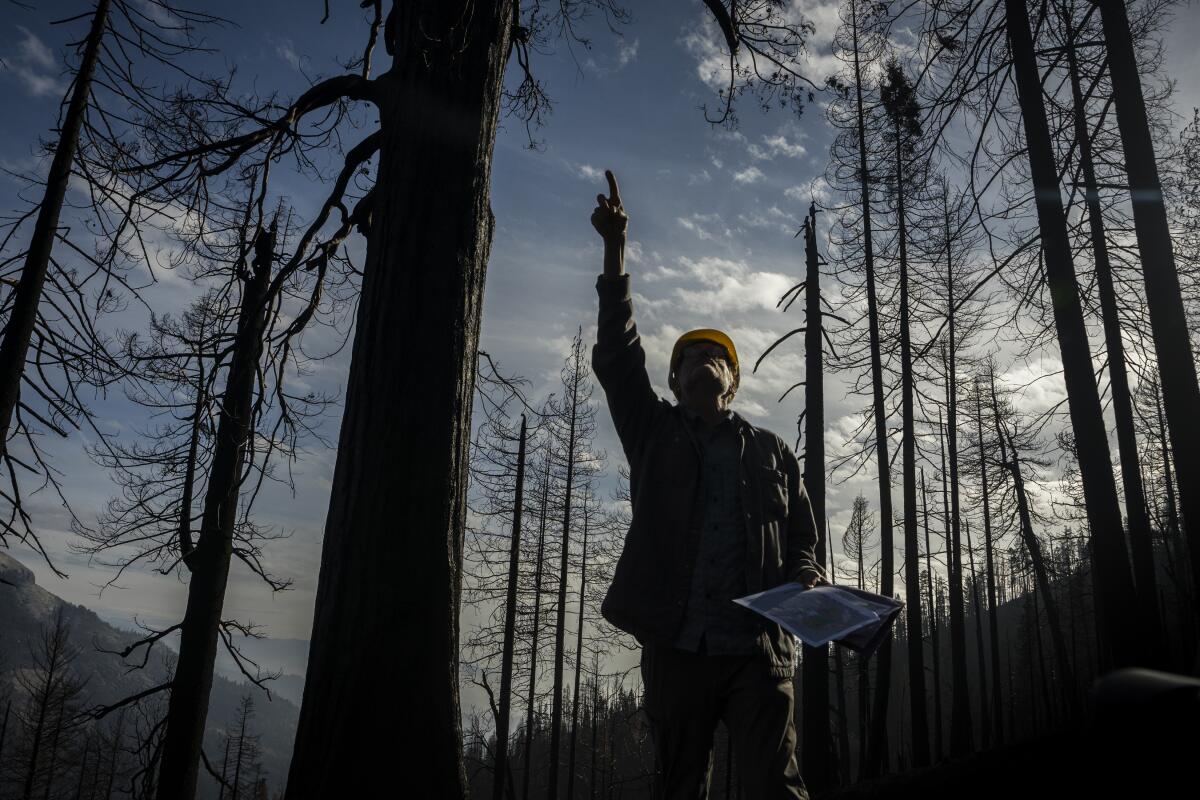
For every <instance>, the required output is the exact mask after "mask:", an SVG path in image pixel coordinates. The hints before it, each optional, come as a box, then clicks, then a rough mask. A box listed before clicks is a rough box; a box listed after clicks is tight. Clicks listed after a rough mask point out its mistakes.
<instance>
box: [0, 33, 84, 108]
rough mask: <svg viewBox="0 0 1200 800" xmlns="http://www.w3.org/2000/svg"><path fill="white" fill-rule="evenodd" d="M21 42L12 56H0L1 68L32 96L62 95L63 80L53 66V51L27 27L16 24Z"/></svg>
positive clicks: (54, 63) (64, 85)
mask: <svg viewBox="0 0 1200 800" xmlns="http://www.w3.org/2000/svg"><path fill="white" fill-rule="evenodd" d="M17 30H19V31H20V32H21V41H19V42H17V52H16V54H15V55H13V56H10V57H9V58H7V59H4V61H3V62H0V63H3V69H4V71H6V72H8V73H10V74H12V75H13V76H14V77H15V78H16V79H17V80H18V81H19V82H20V83H21V84H22V85H23V86H24V87H25V91H26V92H28V93H29V94H31V95H33V96H34V97H45V96H56V95H59V96H60V95H63V94H66V91H67V82H66V80H64V79H63V77H62V75H60V74H59V72H58V70H57V69H56V65H57V63H58V61H57V59H56V58H55V57H54V51H53V50H51V49H50V48H49V47H47V46H46V44H45V42H43V41H42V40H41V39H39V38H38V37H37V35H36V34H34V33H33V32H32V31H30V30H29V29H28V28H25V27H22V26H20V25H18V26H17Z"/></svg>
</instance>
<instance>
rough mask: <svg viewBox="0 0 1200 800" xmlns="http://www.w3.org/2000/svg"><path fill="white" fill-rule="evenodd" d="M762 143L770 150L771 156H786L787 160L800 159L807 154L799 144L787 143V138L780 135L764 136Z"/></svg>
mask: <svg viewBox="0 0 1200 800" xmlns="http://www.w3.org/2000/svg"><path fill="white" fill-rule="evenodd" d="M763 142H764V143H765V144H766V145H767V147H768V148H769V149H770V152H771V155H775V156H787V157H788V158H800V157H801V156H803V155H804V154H805V153H807V152H808V150H806V149H805V148H804V145H802V144H800V143H799V142H789V141H788V140H787V137H786V136H784V135H783V134H781V133H777V134H775V135H774V136H764V137H763Z"/></svg>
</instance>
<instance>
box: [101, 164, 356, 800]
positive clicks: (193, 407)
mask: <svg viewBox="0 0 1200 800" xmlns="http://www.w3.org/2000/svg"><path fill="white" fill-rule="evenodd" d="M264 174H265V170H262V171H257V170H256V171H252V172H251V173H250V175H249V176H248V178H247V180H246V185H247V186H248V187H249V188H248V190H247V192H246V194H247V196H248V197H241V198H240V201H239V202H236V203H233V204H229V205H221V204H219V203H217V202H212V203H210V204H209V205H208V206H207V210H206V212H205V213H207V214H209V215H210V219H209V221H210V222H212V223H213V225H212V227H211V235H204V236H200V237H197V238H195V239H193V240H191V241H188V242H186V243H185V249H190V250H191V251H192V254H193V256H194V257H195V258H196V260H197V261H198V262H199V263H201V264H203V265H204V266H201V267H199V268H198V269H197V271H196V272H195V273H194V274H193V275H192V277H193V278H194V279H195V280H197V281H198V282H200V283H205V282H208V283H210V284H211V283H215V284H216V287H214V288H213V289H212V290H211V291H210V292H209V293H208V294H206V295H205V296H204V297H202V298H201V299H200V300H198V301H197V303H196V304H195V305H194V307H193V309H192V314H191V316H190V322H186V323H184V324H182V325H179V324H172V323H171V322H170V321H169V320H155V322H154V324H153V325H152V326H151V327H152V331H153V332H154V334H153V336H152V337H151V341H149V342H148V343H146V344H142V343H141V341H140V339H139V337H137V336H131V337H129V338H128V339H127V345H126V349H127V354H126V360H127V361H128V366H127V369H128V371H129V374H130V376H131V379H132V380H133V381H135V382H137V383H138V384H141V385H142V386H143V387H146V386H147V385H150V386H155V384H161V385H159V386H157V387H156V388H154V389H153V390H148V391H143V392H141V393H140V394H132V395H131V399H133V400H134V401H135V402H139V403H140V404H142V405H145V406H147V407H148V408H150V409H151V410H152V412H156V413H161V414H169V415H174V416H175V418H176V419H175V422H176V424H174V425H167V426H163V427H161V428H159V429H157V430H156V431H155V432H152V433H151V438H155V439H158V440H159V441H157V442H155V443H154V444H152V445H149V446H137V445H135V446H128V447H124V448H117V447H100V448H97V457H98V459H99V461H100V462H101V463H102V464H103V465H105V466H108V467H110V468H112V469H114V470H116V471H117V472H118V474H119V476H120V482H121V484H122V487H123V493H122V496H121V497H120V498H118V499H116V500H114V501H113V502H112V503H111V504H110V506H109V509H108V512H107V514H106V515H105V517H104V518H102V520H101V525H100V526H99V527H98V528H97V529H96V530H91V529H86V528H81V529H79V530H78V532H79V533H80V534H81V535H82V536H83V537H84V539H85V542H86V544H85V546H84V549H85V550H87V551H88V552H90V553H92V554H99V553H106V554H111V556H113V557H115V558H116V559H117V560H116V562H115V563H116V564H117V565H119V566H120V569H121V570H123V569H125V568H127V567H128V566H130V565H131V564H133V563H135V562H137V561H140V560H144V561H148V562H151V563H156V564H157V566H158V568H159V570H160V571H162V572H165V573H170V572H174V571H175V570H177V569H179V568H180V566H183V567H186V569H187V572H188V574H189V578H190V580H189V583H188V600H187V607H186V610H185V615H184V618H183V620H182V621H181V622H180V623H178V624H176V625H173V626H170V627H169V628H166V629H164V630H157V631H152V632H150V634H149V635H148V636H146V637H145V638H144V639H142V640H141V641H139V642H137V643H135V644H134V645H132V646H130V647H129V648H127V649H126V650H125V651H124V652H123V653H122V654H121V655H123V656H127V655H130V654H131V653H133V652H136V651H137V650H138V649H139V648H144V650H143V654H144V656H145V657H146V658H148V656H149V652H150V648H151V647H152V646H153V645H154V644H156V643H157V642H159V641H160V640H162V639H163V638H164V637H165V636H167V635H169V634H170V633H172V632H174V631H179V632H180V634H181V639H180V647H179V658H178V660H177V661H176V664H175V667H174V670H173V675H172V678H171V680H170V681H169V682H167V683H165V684H162V685H160V686H157V687H154V688H153V689H151V690H148V691H146V692H143V693H141V694H139V695H137V696H134V697H131V698H126V699H124V700H121V701H118V702H117V703H114V704H112V705H109V706H106V707H101V708H97V709H94V710H93V712H92V715H93V716H94V717H102V716H104V715H106V714H108V713H110V712H112V711H114V710H117V709H119V708H123V707H124V706H125V705H128V704H130V703H137V702H141V701H142V700H144V699H146V698H147V697H149V696H150V695H152V694H153V693H155V692H162V691H169V693H170V696H169V701H168V704H167V710H166V715H165V717H164V718H163V719H161V720H159V721H158V722H157V724H156V725H155V728H154V730H153V731H152V738H154V739H155V740H158V737H159V734H160V733H161V742H160V743H159V744H158V745H156V749H155V752H154V754H153V761H154V762H155V764H156V765H157V770H155V771H154V772H155V774H156V775H157V781H156V783H155V787H154V789H155V792H156V796H158V797H160V798H164V797H171V798H190V797H192V796H194V794H195V790H196V782H197V777H198V772H199V766H200V762H201V760H202V755H203V754H202V750H201V747H202V740H203V734H204V730H205V723H206V718H207V712H208V705H209V694H210V690H211V686H212V680H213V669H214V662H215V658H216V652H217V648H218V646H219V644H218V643H219V642H221V643H223V644H224V646H225V647H226V649H227V650H228V651H229V652H230V654H231V655H232V656H233V658H234V659H235V661H236V662H237V664H238V665H239V667H241V668H242V670H243V672H244V673H245V674H246V676H247V677H248V678H249V679H250V680H251V681H253V682H255V683H257V684H258V685H259V686H260V687H261V686H262V685H263V684H262V681H263V675H262V674H261V673H260V672H259V671H258V670H257V668H256V665H255V664H254V663H253V662H252V661H249V660H248V659H246V658H245V657H244V656H242V655H241V654H240V653H239V651H238V649H237V647H236V645H235V644H234V642H233V639H232V637H233V636H234V635H236V634H242V635H255V634H254V631H253V629H252V628H251V627H250V626H248V625H245V624H243V623H239V622H237V621H234V620H227V619H225V618H224V617H223V614H222V610H223V606H224V599H225V589H226V585H227V582H228V577H229V570H230V564H231V560H232V559H233V558H234V557H235V556H236V557H237V558H238V559H239V560H240V561H241V562H242V563H244V564H245V565H246V567H248V568H249V569H250V570H251V571H252V572H253V573H255V574H257V575H258V576H259V577H260V578H262V579H263V580H264V581H266V582H267V583H268V585H269V586H270V587H271V588H272V589H273V590H279V589H283V588H286V586H287V585H288V583H289V582H288V581H284V580H278V579H276V578H274V577H272V576H271V575H270V574H269V573H268V571H267V570H266V568H265V566H264V564H263V562H262V559H261V552H260V550H259V546H258V544H259V542H261V540H262V539H264V538H274V535H272V534H270V533H269V532H268V531H264V530H263V529H261V528H259V527H258V526H256V525H255V524H254V522H253V521H252V519H251V518H250V510H251V508H252V507H253V504H254V501H255V499H256V497H257V496H258V494H259V491H260V490H261V488H262V485H263V483H264V481H266V480H270V479H272V478H273V467H274V464H275V461H276V459H277V458H280V457H282V458H294V456H295V447H296V444H297V442H298V440H299V438H300V437H302V436H305V435H311V434H313V433H315V432H314V430H313V429H312V427H311V423H310V422H309V420H310V418H311V417H313V416H314V415H317V414H320V413H321V411H322V410H323V409H324V407H325V406H326V405H327V404H328V401H326V400H325V399H324V398H322V397H320V396H319V395H315V394H312V393H309V394H306V395H304V396H295V395H293V394H291V393H290V392H289V391H288V390H287V388H286V383H287V380H288V378H289V376H290V375H291V374H293V373H294V371H295V370H297V369H298V368H300V366H301V362H300V360H299V356H298V353H299V352H300V351H299V349H298V346H297V343H298V341H299V338H298V337H299V336H300V334H301V333H302V332H303V330H304V329H305V326H306V325H307V324H308V323H309V322H310V321H311V320H312V319H313V318H314V316H316V315H317V314H318V311H319V309H318V306H319V298H320V297H321V296H322V291H323V289H325V288H327V287H326V283H327V281H328V280H329V278H328V272H339V271H345V268H347V267H348V265H347V264H346V262H345V261H344V259H342V258H341V257H340V256H338V255H336V253H335V252H334V253H332V254H328V253H326V252H325V251H319V252H318V254H317V255H316V256H315V257H314V256H313V253H312V252H311V250H310V245H311V242H312V239H311V237H309V236H308V235H307V234H309V233H310V232H311V230H310V231H305V232H304V234H303V235H300V236H297V237H295V241H296V246H297V247H298V248H299V249H295V250H293V251H291V252H290V253H286V254H285V253H284V250H285V247H286V246H287V242H288V240H289V237H288V235H287V234H288V231H287V229H286V228H283V229H277V225H276V223H274V222H273V223H271V225H270V227H269V228H264V226H263V220H262V215H263V200H264V198H265V196H266V194H267V187H266V185H265V179H262V178H261V176H262V175H264ZM214 199H215V197H214ZM218 209H219V211H218ZM256 215H257V218H256ZM279 218H280V216H279V215H277V217H276V219H277V220H278V219H279ZM285 224H286V223H285ZM277 234H278V235H277ZM343 235H344V234H343ZM184 236H185V238H186V237H187V234H184ZM334 238H336V237H334ZM322 246H331V247H332V249H333V250H336V247H337V243H336V242H335V241H334V239H329V240H326V241H325V242H324V243H323V245H322ZM281 255H285V257H282V258H281ZM316 259H320V264H319V265H318V264H313V261H314V260H316ZM310 264H311V265H312V266H313V269H311V270H302V269H301V267H302V266H306V265H310ZM331 266H332V267H334V268H333V269H332V270H331V269H330V267H331ZM326 310H329V309H326ZM185 318H187V315H185ZM193 361H196V362H198V363H199V364H200V366H198V367H192V366H191V365H192V362H193ZM205 365H207V366H205ZM193 370H194V371H195V374H193ZM205 375H206V376H207V377H203V378H199V379H198V378H197V376H205ZM177 390H178V391H177ZM214 408H215V414H214V413H213V409H214ZM284 480H285V482H286V480H287V479H284ZM201 489H202V490H203V491H202V492H201ZM201 495H202V500H200V509H199V512H198V513H197V511H196V509H194V508H193V503H192V498H193V497H197V498H199V497H201ZM197 519H198V520H199V526H198V530H194V529H193V525H194V523H195V522H196V520H197ZM129 548H132V555H130V554H129V552H130V551H129ZM118 574H119V571H118ZM114 580H115V579H114ZM142 663H143V665H144V664H145V658H144V659H143V662H142ZM252 669H253V672H251V671H250V670H252ZM155 764H152V765H151V768H152V770H153V767H154V766H155Z"/></svg>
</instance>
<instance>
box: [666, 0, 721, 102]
mask: <svg viewBox="0 0 1200 800" xmlns="http://www.w3.org/2000/svg"><path fill="white" fill-rule="evenodd" d="M679 41H680V43H681V44H683V46H684V48H685V49H686V50H687V51H688V53H690V54H691V55H692V57H693V58H695V59H696V76H697V77H699V78H700V80H701V82H703V83H704V84H705V85H706V86H708V87H709V88H710V89H712V90H714V91H720V90H721V89H724V88H726V87H728V86H729V77H730V71H729V67H730V63H729V53H728V52H727V51H726V50H725V47H724V41H725V40H724V38H723V37H722V36H721V33H720V31H718V30H717V23H716V22H715V21H714V20H713V18H712V15H711V14H709V13H704V14H703V15H702V16H700V17H699V21H698V22H697V24H695V25H693V26H691V27H689V28H687V29H686V30H685V31H684V33H683V36H682V37H680V40H679Z"/></svg>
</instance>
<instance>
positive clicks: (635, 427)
mask: <svg viewBox="0 0 1200 800" xmlns="http://www.w3.org/2000/svg"><path fill="white" fill-rule="evenodd" d="M604 175H605V177H606V178H608V193H609V196H608V197H605V196H604V195H602V194H600V195H596V210H595V211H593V212H592V227H594V228H595V229H596V232H597V233H599V234H600V237H601V238H602V239H603V240H604V274H603V275H601V276H600V277H599V278H598V279H597V281H596V291H597V293H598V294H599V295H600V318H599V325H598V327H597V330H596V346H595V347H593V348H592V369H593V370H594V371H595V373H596V378H597V379H598V380H599V381H600V385H601V386H602V387H603V388H604V394H605V396H606V397H607V398H608V408H609V411H610V413H611V414H612V419H613V425H614V426H615V427H616V429H617V435H618V436H619V437H620V438H621V446H622V447H623V448H624V450H625V456H626V458H628V459H629V462H630V465H633V464H634V463H635V462H636V461H637V460H638V458H637V455H636V454H637V453H638V451H640V449H641V447H642V445H643V444H644V443H645V442H646V440H647V435H648V434H649V432H650V430H651V426H652V425H653V424H654V419H655V416H656V414H657V413H658V410H659V405H660V402H659V399H658V396H657V395H655V394H654V390H653V389H652V388H651V387H650V378H649V376H647V375H646V354H645V352H644V351H643V350H642V341H641V338H640V337H639V336H638V332H637V326H636V325H635V324H634V322H633V300H632V299H631V297H630V294H629V276H628V275H627V274H625V230H626V227H627V226H628V224H629V217H628V216H627V215H626V214H625V209H624V207H623V206H622V205H621V194H620V191H619V190H618V189H617V179H616V176H614V175H613V174H612V171H611V170H606V171H605V173H604Z"/></svg>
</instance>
